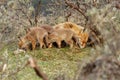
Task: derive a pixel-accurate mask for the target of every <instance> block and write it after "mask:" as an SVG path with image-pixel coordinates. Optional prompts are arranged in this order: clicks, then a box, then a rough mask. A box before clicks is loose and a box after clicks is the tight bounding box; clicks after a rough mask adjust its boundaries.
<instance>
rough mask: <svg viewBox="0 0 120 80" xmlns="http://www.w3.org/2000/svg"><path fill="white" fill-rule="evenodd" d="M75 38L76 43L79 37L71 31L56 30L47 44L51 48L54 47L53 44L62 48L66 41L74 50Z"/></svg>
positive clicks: (50, 35) (49, 37) (49, 36)
mask: <svg viewBox="0 0 120 80" xmlns="http://www.w3.org/2000/svg"><path fill="white" fill-rule="evenodd" d="M73 38H75V40H76V42H77V41H78V40H77V39H78V37H77V35H76V34H75V33H74V32H73V31H72V30H70V29H54V31H53V32H51V33H50V34H49V35H48V41H47V42H48V44H50V45H49V47H51V46H52V43H53V42H56V43H57V45H58V47H59V48H61V42H62V41H65V42H66V43H67V44H69V45H70V48H72V47H73Z"/></svg>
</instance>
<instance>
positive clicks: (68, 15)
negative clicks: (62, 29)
mask: <svg viewBox="0 0 120 80" xmlns="http://www.w3.org/2000/svg"><path fill="white" fill-rule="evenodd" d="M70 16H71V12H69V13H67V15H66V16H65V18H66V21H69V20H68V18H69V17H70Z"/></svg>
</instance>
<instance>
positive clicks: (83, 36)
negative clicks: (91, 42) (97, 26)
mask: <svg viewBox="0 0 120 80" xmlns="http://www.w3.org/2000/svg"><path fill="white" fill-rule="evenodd" d="M79 37H80V47H81V48H85V46H86V43H87V41H88V37H89V35H88V33H87V32H83V33H81V34H79Z"/></svg>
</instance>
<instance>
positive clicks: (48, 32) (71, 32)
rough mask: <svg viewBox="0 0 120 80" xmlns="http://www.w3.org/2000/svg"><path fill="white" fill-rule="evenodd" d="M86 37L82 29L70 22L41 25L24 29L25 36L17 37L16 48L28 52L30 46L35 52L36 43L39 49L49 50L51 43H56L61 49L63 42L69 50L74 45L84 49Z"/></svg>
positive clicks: (86, 34)
mask: <svg viewBox="0 0 120 80" xmlns="http://www.w3.org/2000/svg"><path fill="white" fill-rule="evenodd" d="M88 37H89V35H88V33H87V32H85V31H84V27H81V26H78V25H77V24H75V23H72V22H64V23H60V24H57V25H55V26H47V25H43V26H39V27H31V28H28V29H26V34H25V35H24V36H23V37H19V42H18V46H19V48H20V49H24V50H28V49H30V45H31V48H32V50H35V49H36V45H37V43H39V44H40V48H43V47H46V48H51V47H53V43H56V44H57V46H58V48H61V45H62V41H64V42H65V43H66V44H67V45H69V46H70V48H73V46H74V44H75V45H76V46H78V47H79V48H84V47H85V46H86V43H87V41H88Z"/></svg>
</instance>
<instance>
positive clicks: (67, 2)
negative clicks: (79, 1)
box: [65, 0, 88, 21]
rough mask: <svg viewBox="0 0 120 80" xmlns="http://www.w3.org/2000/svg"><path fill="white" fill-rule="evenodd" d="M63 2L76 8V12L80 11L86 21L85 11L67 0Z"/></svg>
mask: <svg viewBox="0 0 120 80" xmlns="http://www.w3.org/2000/svg"><path fill="white" fill-rule="evenodd" d="M65 3H66V4H67V6H69V7H70V8H73V9H75V10H77V11H78V12H80V13H81V14H82V15H83V16H84V17H85V19H86V21H88V17H87V16H86V15H85V13H84V12H83V11H82V9H81V8H80V7H79V6H77V5H74V4H73V3H71V2H69V0H65Z"/></svg>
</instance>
